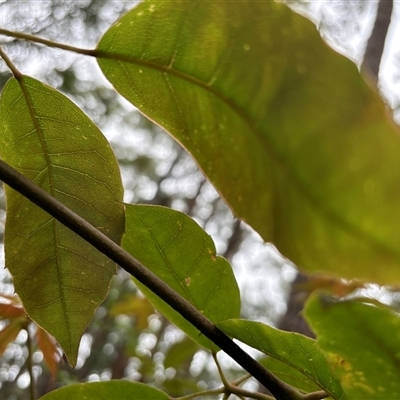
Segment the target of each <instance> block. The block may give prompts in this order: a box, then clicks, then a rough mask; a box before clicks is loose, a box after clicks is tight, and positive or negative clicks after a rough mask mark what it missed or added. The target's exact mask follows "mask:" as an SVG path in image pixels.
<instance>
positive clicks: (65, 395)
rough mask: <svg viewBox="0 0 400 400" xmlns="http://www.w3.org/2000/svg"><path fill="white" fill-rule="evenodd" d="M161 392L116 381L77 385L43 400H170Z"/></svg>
mask: <svg viewBox="0 0 400 400" xmlns="http://www.w3.org/2000/svg"><path fill="white" fill-rule="evenodd" d="M169 398H170V397H169V396H168V395H167V394H166V393H164V392H162V391H161V390H158V389H155V388H153V387H151V386H149V385H145V384H144V383H138V382H127V381H123V380H118V381H117V380H114V381H108V382H88V383H76V384H74V385H69V386H65V387H62V388H60V389H57V390H54V391H52V392H50V393H48V394H46V395H44V396H42V397H41V398H40V399H41V400H71V399H77V400H78V399H79V400H83V399H85V400H110V399H115V400H133V399H138V400H139V399H140V400H169Z"/></svg>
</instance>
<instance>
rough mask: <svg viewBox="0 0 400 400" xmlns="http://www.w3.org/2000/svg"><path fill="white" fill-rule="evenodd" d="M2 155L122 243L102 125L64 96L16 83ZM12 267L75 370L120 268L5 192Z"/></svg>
mask: <svg viewBox="0 0 400 400" xmlns="http://www.w3.org/2000/svg"><path fill="white" fill-rule="evenodd" d="M0 121H1V122H0V125H1V127H2V131H1V132H0V155H1V158H2V159H3V160H4V161H6V162H8V163H10V164H11V165H13V166H14V167H15V168H17V169H18V170H19V171H20V172H21V173H23V174H24V175H25V176H27V177H28V178H30V179H31V180H33V181H34V182H35V183H36V184H38V185H39V186H41V187H42V188H43V189H45V190H46V191H48V192H49V193H50V194H52V195H53V196H54V197H56V198H57V199H58V200H60V201H61V202H62V203H64V204H65V205H66V206H67V207H70V208H71V209H72V210H73V211H75V212H76V213H78V214H79V215H81V216H82V217H84V218H86V219H87V220H88V221H89V222H90V223H92V224H93V225H94V226H96V227H98V228H99V229H100V230H102V231H103V232H104V233H105V234H106V235H108V236H109V237H110V238H112V239H113V240H115V241H117V242H118V241H120V239H121V236H122V232H123V227H124V219H123V218H124V217H123V204H122V184H121V178H120V174H119V169H118V164H117V162H116V159H115V157H114V155H113V152H112V150H111V148H110V146H109V144H108V142H107V140H106V139H105V138H104V137H103V135H102V134H101V132H100V131H99V130H98V129H97V127H96V126H95V125H94V124H93V123H92V122H91V121H90V120H89V118H88V117H87V116H86V115H85V114H84V113H83V112H82V111H81V110H80V109H79V108H78V107H77V106H75V105H74V104H73V103H72V102H71V101H70V100H68V99H67V98H66V97H64V96H63V95H62V94H61V93H59V92H57V91H55V90H53V89H51V88H49V87H48V86H46V85H44V84H43V83H41V82H39V81H37V80H34V79H32V78H29V77H23V78H22V85H20V84H19V83H18V82H17V81H16V80H15V79H11V80H10V81H9V82H8V83H7V85H6V86H5V88H4V90H3V94H2V96H1V100H0ZM6 195H7V221H6V229H5V239H4V244H5V253H6V266H7V268H8V269H9V270H10V272H11V274H12V275H13V282H14V286H15V290H16V292H17V293H18V295H19V296H20V297H21V299H22V301H23V304H24V307H25V309H26V311H27V313H28V314H29V316H30V317H31V318H32V319H33V320H34V321H36V322H37V323H38V324H39V325H40V326H42V327H43V328H44V329H45V330H46V331H48V332H50V333H51V334H52V335H53V336H55V337H56V339H57V340H58V342H59V343H60V345H61V346H62V347H63V349H64V351H65V352H66V354H67V356H68V358H69V360H70V362H71V363H72V364H75V362H76V357H77V351H78V345H79V341H80V337H81V335H82V333H83V332H84V330H85V329H86V327H87V325H88V323H89V321H90V320H91V318H92V315H93V313H94V311H95V309H96V308H97V307H98V305H99V304H100V302H101V301H102V300H103V299H104V297H105V296H106V294H107V291H108V286H109V282H110V279H111V277H112V275H113V274H114V273H115V264H114V263H112V262H110V260H109V259H108V258H107V257H105V256H103V255H102V254H101V253H100V252H98V251H97V250H95V249H94V248H93V247H92V246H90V245H88V244H87V243H86V242H85V241H84V240H83V239H81V238H80V237H78V236H77V235H76V234H74V233H73V232H71V231H70V230H69V229H68V228H66V227H64V226H63V225H62V224H60V223H59V222H57V221H56V220H55V219H54V218H52V217H51V216H50V215H48V214H47V213H45V212H44V211H42V210H41V209H40V208H38V207H37V206H35V205H33V204H32V203H31V202H29V201H28V200H27V199H26V198H24V197H23V196H21V195H20V194H18V193H17V192H15V191H13V190H12V189H10V188H8V187H6Z"/></svg>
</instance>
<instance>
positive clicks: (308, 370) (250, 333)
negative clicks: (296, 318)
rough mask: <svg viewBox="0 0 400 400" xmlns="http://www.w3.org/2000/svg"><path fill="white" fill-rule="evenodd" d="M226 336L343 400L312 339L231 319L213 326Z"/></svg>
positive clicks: (335, 381) (325, 362)
mask: <svg viewBox="0 0 400 400" xmlns="http://www.w3.org/2000/svg"><path fill="white" fill-rule="evenodd" d="M217 325H218V327H219V328H220V329H222V330H223V331H224V332H225V333H226V334H228V335H229V336H231V337H233V338H235V339H238V340H240V341H241V342H243V343H246V344H248V345H249V346H252V347H254V348H255V349H257V350H260V351H262V352H263V353H265V354H267V355H269V356H271V357H274V358H276V359H277V360H279V361H281V362H283V363H285V364H287V365H289V366H290V367H293V368H295V369H297V370H298V371H299V372H301V373H302V374H303V375H305V376H306V377H307V378H308V379H309V380H311V381H312V382H314V383H315V384H316V385H317V386H318V387H319V388H320V389H322V390H325V391H326V392H327V393H329V394H330V395H331V396H332V397H333V398H334V399H338V400H339V399H340V400H344V399H345V397H344V395H343V390H342V388H341V387H340V384H339V382H338V380H337V379H336V378H335V377H334V376H333V375H332V373H331V370H330V368H329V365H328V363H327V361H326V360H325V356H324V354H323V352H322V351H321V350H319V348H318V346H317V344H316V342H315V340H313V339H310V338H308V337H306V336H303V335H300V334H299V333H294V332H285V331H280V330H278V329H275V328H272V327H271V326H268V325H265V324H263V323H261V322H254V321H247V320H242V319H231V320H227V321H222V322H220V323H218V324H217Z"/></svg>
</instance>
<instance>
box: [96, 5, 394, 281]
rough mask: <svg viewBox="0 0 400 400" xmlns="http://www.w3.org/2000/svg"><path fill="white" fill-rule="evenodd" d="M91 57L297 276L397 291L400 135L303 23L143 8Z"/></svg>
mask: <svg viewBox="0 0 400 400" xmlns="http://www.w3.org/2000/svg"><path fill="white" fill-rule="evenodd" d="M97 56H98V62H99V65H100V67H101V68H102V70H103V72H104V74H105V75H106V77H107V78H108V79H109V80H110V82H111V83H112V84H113V85H114V86H115V88H116V89H117V90H118V91H119V92H120V93H121V94H122V95H123V96H125V97H126V98H127V99H128V100H129V101H131V102H132V103H133V104H134V105H135V106H136V107H138V108H139V109H140V110H141V111H142V112H143V113H144V114H145V115H147V116H148V117H149V118H150V119H152V120H153V121H155V122H156V123H158V124H159V125H161V126H162V127H164V128H165V129H166V130H167V131H168V132H170V133H171V134H172V135H173V136H174V137H175V138H176V139H177V140H178V141H180V142H181V143H182V144H183V146H184V147H185V148H187V149H188V150H189V151H190V152H191V154H192V155H193V156H194V158H195V159H196V160H197V162H198V163H199V165H200V167H201V168H202V169H203V171H204V172H205V173H206V175H207V176H208V177H209V179H210V180H211V181H212V182H213V184H214V185H215V186H216V187H217V189H218V190H219V191H220V192H221V194H222V196H223V197H224V198H225V200H226V201H227V202H228V203H229V204H230V206H231V207H232V209H233V210H234V212H235V214H236V215H238V216H239V217H240V218H242V219H244V220H245V221H247V222H248V223H249V224H250V225H251V226H252V227H254V228H255V229H256V230H257V231H258V232H259V233H260V234H261V235H262V237H263V238H264V239H265V240H266V241H271V242H273V243H274V244H275V245H276V246H277V247H278V249H279V250H280V251H281V252H282V253H283V254H284V255H285V256H287V257H289V258H290V259H291V260H293V261H294V262H295V263H296V264H297V265H298V266H299V267H302V268H305V269H307V270H310V271H318V270H325V271H330V272H333V273H335V274H338V275H339V276H344V277H347V278H360V279H363V280H369V281H376V282H380V283H391V284H393V283H394V282H400V268H399V265H400V248H399V244H398V238H399V237H400V214H399V213H398V204H399V203H400V189H399V188H400V169H399V168H398V159H399V154H400V136H399V133H398V131H397V129H396V128H395V126H394V124H393V123H392V121H391V120H390V118H388V115H387V114H388V113H387V110H386V108H385V105H384V103H383V101H382V100H381V99H380V98H379V96H378V95H377V94H376V93H375V92H374V91H373V90H372V89H371V88H370V87H369V86H368V85H367V84H366V83H365V82H364V80H363V79H362V77H361V76H360V74H359V72H358V70H357V68H356V66H355V65H354V64H353V63H352V62H351V61H350V60H348V59H346V58H345V57H343V56H341V55H339V54H337V53H335V52H334V51H333V50H331V49H330V48H328V46H327V45H326V44H325V43H324V42H323V41H322V39H321V38H320V36H319V34H318V32H317V30H316V28H315V26H314V25H313V24H312V23H311V22H310V21H308V20H306V19H305V18H304V17H302V16H300V15H297V14H295V13H294V12H292V11H291V10H290V9H288V8H287V7H286V6H285V5H283V4H278V2H274V1H252V0H242V1H234V2H232V1H230V0H220V1H200V0H192V1H187V0H176V1H173V2H171V1H161V0H148V1H144V2H143V3H141V4H139V6H137V7H136V8H135V9H133V10H132V11H131V12H129V13H128V14H126V15H125V16H123V17H122V18H121V19H120V20H119V21H118V22H117V23H116V24H115V25H114V26H113V27H111V28H110V29H109V30H108V31H107V32H106V33H105V35H104V36H103V38H102V39H101V41H100V43H99V45H98V51H97ZM377 265H384V266H385V268H376V266H377Z"/></svg>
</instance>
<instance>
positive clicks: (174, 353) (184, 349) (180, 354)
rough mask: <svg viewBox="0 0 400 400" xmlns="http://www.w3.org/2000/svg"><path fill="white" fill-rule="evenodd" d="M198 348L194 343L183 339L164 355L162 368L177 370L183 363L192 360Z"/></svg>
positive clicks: (186, 338)
mask: <svg viewBox="0 0 400 400" xmlns="http://www.w3.org/2000/svg"><path fill="white" fill-rule="evenodd" d="M198 349H199V346H198V345H197V343H196V342H194V341H193V340H191V339H189V338H188V337H185V338H184V339H183V340H182V341H180V342H177V343H174V344H173V345H172V346H171V347H170V348H169V349H168V350H167V351H166V353H165V359H164V367H165V368H175V369H177V368H179V367H182V364H183V363H184V362H185V361H188V360H190V359H192V357H193V356H194V354H195V353H196V351H197V350H198Z"/></svg>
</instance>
